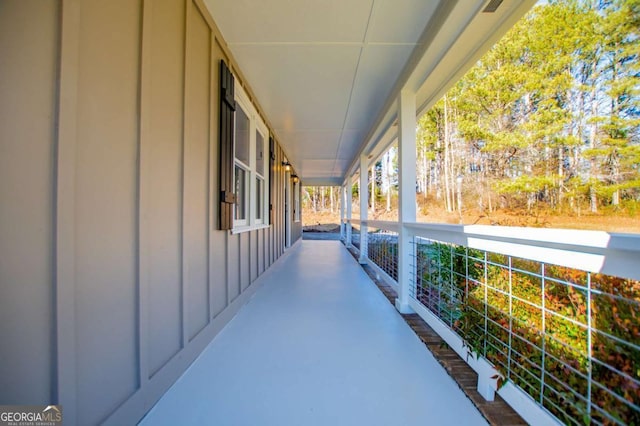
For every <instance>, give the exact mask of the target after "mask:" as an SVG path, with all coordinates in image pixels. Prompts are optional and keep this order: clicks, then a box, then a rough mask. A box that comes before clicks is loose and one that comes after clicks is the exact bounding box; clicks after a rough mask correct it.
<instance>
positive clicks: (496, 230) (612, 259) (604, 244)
mask: <svg viewBox="0 0 640 426" xmlns="http://www.w3.org/2000/svg"><path fill="white" fill-rule="evenodd" d="M351 222H352V223H354V224H360V225H364V226H367V227H369V228H378V229H384V230H387V231H393V232H398V231H399V229H400V224H399V223H398V222H388V221H378V220H375V221H374V220H369V221H360V220H355V219H351ZM403 225H404V226H405V228H406V229H408V230H409V231H411V232H412V233H413V234H414V235H415V236H418V237H423V238H427V239H430V240H436V241H440V242H444V243H452V244H458V245H463V246H467V247H470V248H474V249H478V250H485V251H489V252H493V253H500V254H504V255H509V256H516V257H520V258H524V259H530V260H535V261H538V262H544V263H549V264H554V265H559V266H565V267H569V268H576V269H580V270H583V271H589V272H595V273H603V274H608V275H614V276H617V277H622V278H630V279H635V280H640V235H636V234H618V233H609V232H604V231H585V230H574V229H551V228H525V227H515V226H514V227H511V226H490V225H449V224H438V223H416V222H410V223H409V222H408V223H404V224H403Z"/></svg>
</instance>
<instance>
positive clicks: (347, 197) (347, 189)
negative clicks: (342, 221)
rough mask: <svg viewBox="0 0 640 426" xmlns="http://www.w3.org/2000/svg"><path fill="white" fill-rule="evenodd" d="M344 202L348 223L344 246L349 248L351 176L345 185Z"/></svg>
mask: <svg viewBox="0 0 640 426" xmlns="http://www.w3.org/2000/svg"><path fill="white" fill-rule="evenodd" d="M345 186H346V187H345V197H344V198H345V200H346V202H347V220H348V221H349V222H348V223H347V224H346V225H347V240H346V241H345V245H346V246H347V247H351V205H352V204H353V191H352V190H351V189H352V187H353V182H352V181H351V176H349V177H348V178H347V183H346V185H345Z"/></svg>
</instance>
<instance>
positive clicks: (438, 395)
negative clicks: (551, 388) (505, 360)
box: [141, 241, 486, 426]
mask: <svg viewBox="0 0 640 426" xmlns="http://www.w3.org/2000/svg"><path fill="white" fill-rule="evenodd" d="M252 285H253V286H259V287H260V288H259V289H258V290H257V291H256V293H255V295H254V296H253V297H252V299H251V300H250V301H249V302H248V303H247V304H246V305H245V306H244V307H243V308H242V309H241V310H240V311H239V312H238V314H237V316H236V317H235V318H234V319H233V321H231V322H230V323H229V325H228V326H227V327H225V329H224V330H223V331H222V332H220V334H219V335H218V336H216V338H215V339H214V340H213V341H212V342H211V343H210V344H209V345H208V346H207V348H206V349H205V350H204V351H203V352H202V354H201V355H200V357H199V358H198V359H197V360H196V361H195V362H194V363H193V364H192V365H191V367H190V368H189V369H188V370H187V371H186V372H185V373H184V375H183V376H182V377H181V378H180V379H179V380H178V381H177V382H176V383H175V384H174V385H173V386H172V387H171V388H170V389H169V390H168V391H167V393H166V394H165V395H164V396H163V397H162V398H161V399H160V401H159V402H158V403H157V404H156V405H155V407H154V408H153V409H151V411H150V412H149V413H148V414H147V416H146V417H145V418H144V419H143V420H142V422H141V424H142V425H164V424H166V425H171V424H216V425H250V424H261V425H274V426H275V425H278V426H284V425H327V424H333V425H356V424H366V425H394V424H397V425H420V424H438V425H449V424H450V425H461V424H463V425H481V424H486V421H485V420H484V419H483V417H482V416H481V414H480V413H479V412H478V411H477V410H476V408H475V407H474V406H473V404H472V403H471V401H470V400H469V399H468V398H467V397H466V396H465V395H464V393H463V392H462V390H461V389H460V388H459V387H458V385H457V384H456V383H455V382H454V380H453V379H452V378H451V377H450V376H449V375H448V374H447V373H446V371H445V370H444V369H443V368H442V367H441V366H440V364H439V363H438V361H436V359H434V357H433V355H432V354H431V352H429V350H428V349H427V347H426V346H425V345H424V344H423V343H422V342H421V341H420V340H419V339H418V338H417V336H416V335H415V334H414V332H413V331H412V330H411V328H410V327H409V326H408V325H407V324H406V322H405V321H404V319H403V318H402V317H401V316H400V314H399V313H398V312H397V311H396V310H395V309H394V308H393V306H392V305H391V304H389V302H388V301H387V299H386V298H385V297H384V295H383V294H382V293H381V292H380V291H379V290H378V288H377V287H376V286H375V285H374V283H373V282H372V281H371V279H370V278H369V277H368V276H367V274H366V273H365V272H364V270H363V269H362V268H361V267H360V265H358V263H357V261H356V260H355V259H354V258H353V257H352V256H351V254H350V253H349V252H348V251H347V249H346V248H345V246H344V245H343V244H341V243H340V242H338V241H301V242H299V243H298V244H296V245H295V246H293V247H292V248H291V249H290V250H289V251H288V252H287V253H286V254H285V255H284V256H283V257H282V258H281V259H280V260H278V262H276V263H275V264H274V265H273V267H272V268H270V269H269V270H268V271H267V272H266V273H264V274H263V275H262V276H261V277H260V278H259V279H258V280H257V281H256V282H254V283H253V284H252Z"/></svg>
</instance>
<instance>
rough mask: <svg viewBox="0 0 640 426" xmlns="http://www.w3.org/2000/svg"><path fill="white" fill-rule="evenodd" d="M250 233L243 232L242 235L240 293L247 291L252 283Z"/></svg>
mask: <svg viewBox="0 0 640 426" xmlns="http://www.w3.org/2000/svg"><path fill="white" fill-rule="evenodd" d="M249 234H250V233H249V232H243V233H241V234H239V235H240V253H239V255H238V256H239V258H240V292H241V293H242V292H243V291H245V289H246V288H247V287H249V284H250V281H251V270H250V268H251V263H250V262H251V247H250V245H249V244H250V239H249Z"/></svg>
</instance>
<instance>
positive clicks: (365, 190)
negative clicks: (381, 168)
mask: <svg viewBox="0 0 640 426" xmlns="http://www.w3.org/2000/svg"><path fill="white" fill-rule="evenodd" d="M368 178H369V162H368V159H367V156H366V155H364V154H363V155H361V156H360V258H359V259H358V261H359V262H360V263H361V264H363V265H364V264H366V263H367V256H368V250H367V225H366V221H367V217H368V213H369V179H368Z"/></svg>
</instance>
